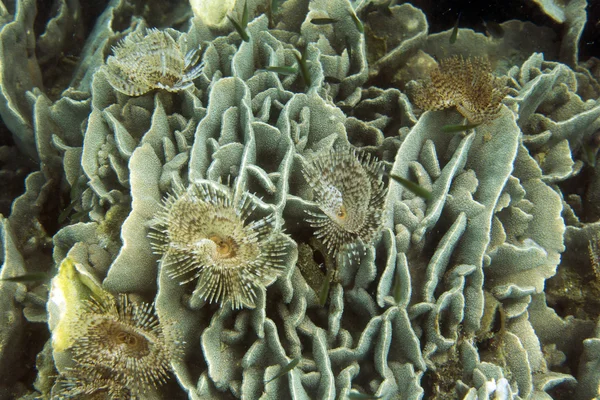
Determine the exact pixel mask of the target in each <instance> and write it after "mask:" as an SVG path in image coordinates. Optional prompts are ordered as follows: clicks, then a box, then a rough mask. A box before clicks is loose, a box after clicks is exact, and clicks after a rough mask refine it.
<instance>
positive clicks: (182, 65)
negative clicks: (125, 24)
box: [102, 29, 203, 96]
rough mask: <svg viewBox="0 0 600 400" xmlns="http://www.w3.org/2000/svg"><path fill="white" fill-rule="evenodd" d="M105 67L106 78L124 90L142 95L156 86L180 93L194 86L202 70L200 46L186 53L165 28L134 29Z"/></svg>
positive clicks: (117, 87)
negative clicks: (199, 58) (143, 30)
mask: <svg viewBox="0 0 600 400" xmlns="http://www.w3.org/2000/svg"><path fill="white" fill-rule="evenodd" d="M113 53H114V54H113V55H112V56H110V57H108V60H107V61H106V65H104V66H103V67H102V69H103V70H104V71H105V73H106V79H107V80H108V82H110V84H111V85H112V86H113V87H114V88H115V90H118V91H119V92H121V93H124V94H126V95H128V96H141V95H143V94H144V93H147V92H149V91H151V90H153V89H164V90H167V91H170V92H177V91H180V90H184V89H187V88H189V87H191V86H193V82H192V81H193V80H194V79H196V78H197V77H198V76H199V75H200V73H201V72H202V67H203V64H202V63H199V64H197V61H198V49H192V50H190V51H189V52H187V54H184V53H183V51H182V49H181V47H180V46H179V44H178V43H177V42H176V41H175V39H173V37H172V36H171V35H169V34H168V33H167V32H165V31H160V30H158V29H148V30H147V32H146V34H145V35H143V34H142V33H141V32H140V31H136V32H133V33H132V34H130V35H128V36H126V37H125V38H124V39H123V40H121V41H120V42H119V43H118V44H117V45H116V46H114V47H113Z"/></svg>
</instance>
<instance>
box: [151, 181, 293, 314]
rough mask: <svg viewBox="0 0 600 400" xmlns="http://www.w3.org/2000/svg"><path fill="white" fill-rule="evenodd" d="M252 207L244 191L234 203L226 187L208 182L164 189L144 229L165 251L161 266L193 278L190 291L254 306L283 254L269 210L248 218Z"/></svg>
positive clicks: (171, 273)
mask: <svg viewBox="0 0 600 400" xmlns="http://www.w3.org/2000/svg"><path fill="white" fill-rule="evenodd" d="M255 208H256V204H255V203H253V202H252V201H251V198H250V195H249V193H247V192H245V193H243V194H242V195H241V197H240V199H239V201H237V202H236V203H235V204H234V199H233V196H232V193H231V191H230V190H229V189H227V188H216V187H214V186H213V185H210V184H203V183H199V184H197V183H194V184H192V185H190V187H189V188H188V190H187V191H183V189H179V190H177V191H176V193H175V195H169V196H168V197H166V199H165V201H164V204H163V209H162V210H161V212H160V214H159V215H158V216H157V217H156V218H155V221H154V225H153V229H154V231H153V232H150V235H149V236H150V238H151V239H153V247H154V250H155V252H156V253H157V254H160V255H163V256H164V257H163V259H162V261H161V263H162V268H167V273H168V275H169V276H170V277H172V278H182V282H181V283H182V284H184V283H187V282H190V281H192V280H194V279H196V278H198V282H197V285H196V289H195V292H194V295H195V296H198V297H199V298H201V299H202V300H205V301H208V302H211V303H212V302H213V301H215V302H220V303H221V304H225V303H226V302H227V301H231V305H232V307H233V308H241V307H243V306H246V307H254V305H255V300H256V297H257V291H258V290H262V289H264V288H265V287H266V286H268V285H269V284H271V283H272V282H273V281H274V280H275V278H276V277H277V276H278V275H279V274H280V273H281V272H282V271H283V269H284V267H285V263H284V259H283V256H284V255H285V254H286V242H285V241H284V240H283V235H281V233H280V232H279V229H278V228H277V225H276V217H275V215H274V214H269V215H268V216H266V217H263V218H260V219H256V220H254V221H251V222H248V221H247V219H248V217H250V214H252V212H253V211H254V209H255ZM190 274H191V276H189V275H190Z"/></svg>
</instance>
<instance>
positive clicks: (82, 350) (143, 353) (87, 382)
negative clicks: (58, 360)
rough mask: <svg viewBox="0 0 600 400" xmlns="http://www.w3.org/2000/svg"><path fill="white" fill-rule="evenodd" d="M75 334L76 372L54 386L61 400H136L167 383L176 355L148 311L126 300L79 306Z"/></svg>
mask: <svg viewBox="0 0 600 400" xmlns="http://www.w3.org/2000/svg"><path fill="white" fill-rule="evenodd" d="M73 331H75V332H77V339H76V340H75V342H74V343H73V345H72V346H71V348H70V351H71V353H72V357H73V361H74V362H75V367H73V368H71V369H70V370H69V371H68V372H67V373H66V374H65V375H64V376H62V377H61V378H59V380H58V381H57V383H58V384H59V387H60V389H59V391H58V394H59V396H62V397H65V398H73V397H84V398H91V397H90V396H92V395H94V396H98V398H121V397H120V396H122V395H123V394H128V395H129V396H128V398H129V397H133V398H135V397H138V396H140V395H143V394H144V393H145V392H147V391H148V390H149V389H150V387H157V386H159V385H161V384H164V383H165V382H166V380H167V379H168V377H169V371H170V369H171V358H173V357H174V356H177V354H175V353H174V351H173V350H176V349H172V348H170V347H169V346H168V345H167V344H166V340H165V337H164V335H163V330H162V326H161V325H160V324H159V321H158V318H157V316H156V314H155V313H154V311H153V309H152V306H151V305H150V304H147V303H140V304H136V303H132V302H130V301H129V300H128V298H127V296H126V295H119V297H118V298H117V299H114V298H111V299H105V300H103V301H99V300H96V299H94V298H92V299H91V300H87V301H85V302H83V306H82V310H81V315H80V317H79V318H78V321H77V324H76V325H74V326H73Z"/></svg>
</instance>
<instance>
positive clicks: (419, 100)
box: [413, 56, 508, 124]
mask: <svg viewBox="0 0 600 400" xmlns="http://www.w3.org/2000/svg"><path fill="white" fill-rule="evenodd" d="M507 92H508V88H507V87H506V80H505V79H503V78H498V77H496V76H494V75H493V74H492V68H491V66H490V63H489V61H487V60H486V59H485V58H480V57H473V58H467V59H464V58H463V57H460V56H454V57H450V58H447V59H444V60H442V61H440V63H439V65H438V67H437V68H436V69H434V70H433V71H432V72H431V74H430V79H429V80H427V81H425V82H423V81H419V82H417V83H416V85H415V86H414V87H413V100H414V102H415V105H416V106H417V107H419V108H422V109H424V110H443V109H445V108H450V107H456V109H457V110H458V112H460V113H461V114H462V115H463V116H464V117H465V118H467V119H468V120H469V122H470V123H472V124H481V123H484V122H487V121H491V120H493V119H495V118H496V117H497V116H498V114H499V112H500V107H501V102H502V100H503V99H504V97H505V96H506V94H507Z"/></svg>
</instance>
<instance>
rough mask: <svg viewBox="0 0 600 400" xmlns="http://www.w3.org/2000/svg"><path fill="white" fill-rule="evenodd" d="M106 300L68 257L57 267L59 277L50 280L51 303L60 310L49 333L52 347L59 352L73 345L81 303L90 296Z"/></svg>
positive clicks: (95, 283) (104, 295)
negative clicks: (74, 327) (74, 328)
mask: <svg viewBox="0 0 600 400" xmlns="http://www.w3.org/2000/svg"><path fill="white" fill-rule="evenodd" d="M92 296H93V297H95V298H97V299H106V298H107V296H108V294H107V292H105V291H104V290H103V289H102V287H101V286H100V284H99V283H98V282H97V280H96V278H94V277H93V276H92V275H91V274H89V273H88V272H87V271H85V269H84V267H83V266H82V265H80V264H76V263H75V262H73V260H71V259H70V258H65V259H64V261H63V262H62V263H61V264H60V267H59V269H58V274H57V275H56V277H54V279H52V289H51V290H50V302H51V303H54V306H56V307H57V308H58V310H59V312H58V321H51V325H52V322H54V323H56V327H55V328H54V329H53V331H52V347H53V348H54V351H57V352H62V351H65V350H66V349H67V348H68V347H70V346H71V345H72V344H73V340H74V339H75V338H76V336H75V335H76V334H77V333H76V332H73V326H74V325H75V324H76V321H77V319H78V318H79V315H80V310H81V307H82V302H83V301H84V300H89V299H90V298H91V297H92Z"/></svg>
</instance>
